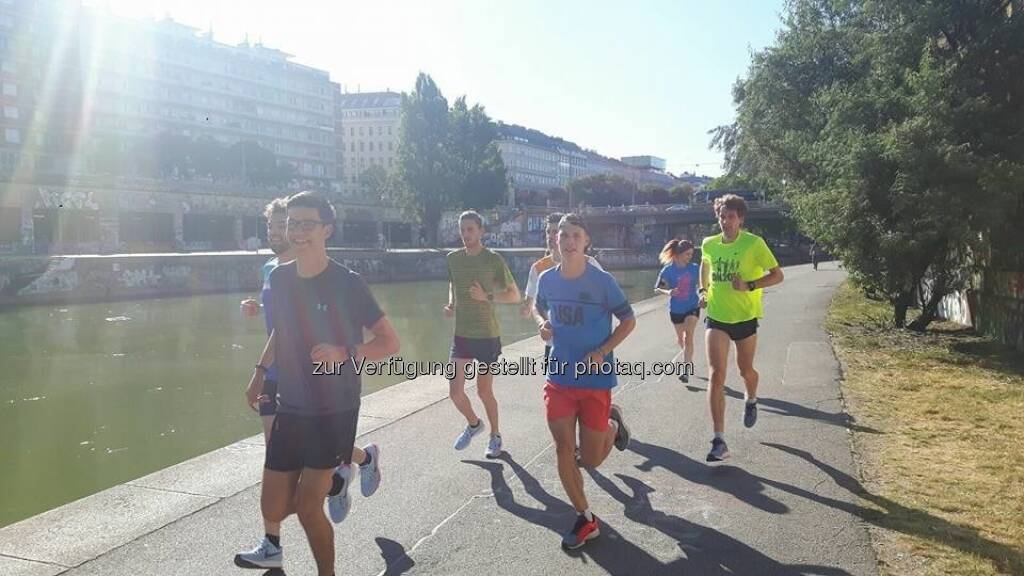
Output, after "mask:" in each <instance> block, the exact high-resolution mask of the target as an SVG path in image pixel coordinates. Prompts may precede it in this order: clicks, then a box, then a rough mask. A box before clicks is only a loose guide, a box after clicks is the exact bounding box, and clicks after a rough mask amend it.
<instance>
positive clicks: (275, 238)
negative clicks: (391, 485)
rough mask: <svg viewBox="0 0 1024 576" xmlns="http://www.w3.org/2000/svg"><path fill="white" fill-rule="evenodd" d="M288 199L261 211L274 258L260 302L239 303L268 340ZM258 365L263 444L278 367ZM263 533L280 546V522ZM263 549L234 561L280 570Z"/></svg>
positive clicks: (285, 250)
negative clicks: (273, 275) (261, 322)
mask: <svg viewBox="0 0 1024 576" xmlns="http://www.w3.org/2000/svg"><path fill="white" fill-rule="evenodd" d="M287 200H288V199H287V198H276V199H274V201H272V202H271V203H270V204H267V206H266V208H264V210H263V215H264V217H266V219H267V243H268V244H269V245H270V250H271V251H272V252H273V253H274V254H275V256H274V257H273V258H271V259H270V260H267V261H266V262H265V263H264V264H263V268H262V269H261V271H260V272H261V275H262V277H263V289H262V290H261V291H260V300H256V299H254V298H248V299H246V300H243V301H242V304H241V308H242V314H244V315H245V316H250V317H252V316H258V315H259V313H260V308H261V307H262V308H263V312H264V317H265V320H266V324H267V336H268V337H269V336H270V331H271V330H270V307H269V305H270V282H269V279H270V272H271V271H272V270H273V269H274V268H276V267H277V264H278V262H289V261H291V260H294V259H295V257H294V255H292V254H291V246H290V245H289V244H288V238H287V235H286V231H287V230H286V225H285V224H286V221H287V217H288V210H287ZM261 302H262V304H261ZM261 365H263V366H266V367H267V370H266V373H265V374H263V375H262V378H263V380H262V389H261V391H260V393H258V394H255V397H256V398H257V402H256V403H257V404H258V405H259V407H258V408H257V411H258V412H259V415H260V418H261V419H262V420H263V443H264V445H266V444H267V442H268V441H269V438H270V428H271V426H273V424H274V416H275V415H276V414H277V368H276V367H275V366H274V365H273V364H272V363H270V362H269V360H268V361H267V363H265V364H264V363H261ZM256 385H257V376H256V375H255V374H254V376H253V379H252V380H250V381H249V390H247V391H246V394H247V395H249V394H252V391H253V390H254V389H255V386H256ZM251 405H252V404H250V406H251ZM263 531H264V534H265V535H266V536H265V537H266V538H267V539H268V541H271V542H273V543H274V545H275V546H280V538H281V523H280V522H270V521H268V520H267V519H266V518H264V519H263ZM262 549H263V548H262V547H261V546H257V547H256V548H255V549H253V550H251V551H249V552H243V553H241V554H239V555H238V556H237V557H236V559H235V562H236V563H238V562H242V563H248V564H253V565H254V566H256V567H258V568H270V567H280V563H281V560H282V558H281V555H280V554H272V553H271V554H270V555H269V556H266V557H260V555H259V551H260V550H262ZM270 552H273V551H270Z"/></svg>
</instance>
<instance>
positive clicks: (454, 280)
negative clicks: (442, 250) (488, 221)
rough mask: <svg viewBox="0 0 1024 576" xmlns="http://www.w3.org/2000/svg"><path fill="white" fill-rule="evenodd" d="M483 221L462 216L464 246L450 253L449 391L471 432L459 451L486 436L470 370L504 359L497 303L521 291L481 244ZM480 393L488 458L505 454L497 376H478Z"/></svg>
mask: <svg viewBox="0 0 1024 576" xmlns="http://www.w3.org/2000/svg"><path fill="white" fill-rule="evenodd" d="M483 233H484V227H483V218H481V217H480V215H479V214H477V213H476V212H473V211H467V212H463V213H462V214H460V215H459V234H460V235H461V236H462V243H463V245H464V246H465V247H464V248H460V249H458V250H455V251H453V252H452V253H451V254H448V275H449V283H448V304H446V305H445V307H444V311H445V315H447V316H449V317H451V316H452V315H454V316H455V337H454V339H453V342H452V350H451V359H452V361H453V362H455V365H456V370H455V378H453V379H452V381H451V383H450V386H449V390H450V395H451V399H452V403H453V404H455V407H456V408H458V410H459V412H461V413H462V415H463V416H465V417H466V429H465V430H463V431H462V434H460V435H459V437H458V438H457V439H456V440H455V449H456V450H465V449H466V448H467V447H468V446H469V444H470V442H472V441H473V437H474V436H476V435H477V434H479V433H480V432H482V431H483V429H484V427H483V422H482V421H481V420H480V418H478V417H477V415H476V412H474V411H473V404H472V403H471V402H470V400H469V396H467V395H466V390H465V387H466V367H467V366H468V365H469V363H470V362H474V361H479V362H483V363H485V364H490V363H492V362H496V361H497V360H498V357H499V356H501V328H500V327H499V325H498V318H497V316H496V315H495V313H494V304H496V303H500V304H515V303H516V302H519V288H518V287H517V286H516V281H515V279H514V278H512V272H511V271H510V270H509V269H508V266H507V265H505V259H504V258H502V257H501V255H500V254H498V253H496V252H492V251H491V250H489V249H487V248H486V247H485V246H484V245H483V244H481V243H480V239H481V238H482V237H483ZM476 393H477V395H478V396H479V397H480V401H481V402H483V405H484V410H485V411H486V412H487V423H488V425H490V428H491V439H490V442H488V444H487V451H486V452H485V453H484V455H485V456H486V457H487V458H497V457H498V456H500V455H501V450H502V444H501V430H500V429H499V427H498V401H497V399H495V397H494V375H493V374H489V373H488V374H479V375H478V376H477V382H476Z"/></svg>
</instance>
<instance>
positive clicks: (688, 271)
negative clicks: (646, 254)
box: [654, 239, 700, 382]
mask: <svg viewBox="0 0 1024 576" xmlns="http://www.w3.org/2000/svg"><path fill="white" fill-rule="evenodd" d="M658 259H659V260H660V261H661V263H662V264H664V265H665V267H664V268H662V269H661V273H660V274H658V281H657V282H655V284H654V291H655V292H658V293H659V294H665V295H667V296H669V300H668V315H669V319H670V320H671V321H672V327H673V328H675V331H676V341H677V342H678V343H679V348H680V349H681V350H682V351H683V359H684V361H685V362H686V366H684V368H683V373H682V374H680V375H679V379H680V380H682V381H683V382H689V381H690V375H691V374H693V332H694V330H695V329H696V328H697V321H698V320H699V319H700V295H699V294H697V286H698V285H699V284H700V266H697V264H695V263H694V262H692V260H693V243H692V242H690V241H689V240H679V239H673V240H670V241H669V242H668V244H665V247H664V248H663V249H662V250H661V254H660V255H659V257H658Z"/></svg>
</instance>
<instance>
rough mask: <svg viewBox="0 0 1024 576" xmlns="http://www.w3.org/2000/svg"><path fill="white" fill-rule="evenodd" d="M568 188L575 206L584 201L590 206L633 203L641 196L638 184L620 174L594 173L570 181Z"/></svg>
mask: <svg viewBox="0 0 1024 576" xmlns="http://www.w3.org/2000/svg"><path fill="white" fill-rule="evenodd" d="M566 189H567V191H568V193H569V197H570V198H571V199H572V204H573V206H575V205H577V204H579V203H580V202H583V203H584V204H587V205H589V206H619V205H622V204H632V203H633V198H634V197H637V198H638V197H639V194H640V190H639V189H638V188H637V186H636V184H634V183H633V182H631V181H629V180H626V179H625V178H623V177H622V176H619V175H618V174H593V175H591V176H584V177H583V178H577V179H576V180H573V181H572V182H569V184H568V186H566Z"/></svg>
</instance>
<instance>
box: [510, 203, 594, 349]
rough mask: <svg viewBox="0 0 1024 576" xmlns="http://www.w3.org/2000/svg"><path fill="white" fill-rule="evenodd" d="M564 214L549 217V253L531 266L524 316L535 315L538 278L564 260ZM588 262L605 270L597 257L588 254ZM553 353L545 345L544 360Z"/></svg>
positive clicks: (524, 301)
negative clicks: (560, 229)
mask: <svg viewBox="0 0 1024 576" xmlns="http://www.w3.org/2000/svg"><path fill="white" fill-rule="evenodd" d="M562 216H563V214H562V213H561V212H552V213H551V214H548V217H547V229H546V230H545V232H546V235H545V243H546V244H547V254H545V255H544V257H543V258H541V259H540V260H537V261H536V262H534V263H533V266H530V277H529V279H528V280H527V281H526V298H525V299H524V300H523V305H522V308H521V309H520V315H522V316H523V317H524V318H529V317H530V316H532V315H533V308H534V301H535V300H536V298H537V280H538V279H539V278H540V275H541V273H542V272H544V271H545V270H548V269H550V268H553V267H554V266H555V265H557V264H559V263H560V262H561V261H562V255H561V254H559V253H558V223H559V222H560V221H561V220H562ZM587 262H590V263H591V264H593V265H594V266H596V267H597V269H598V270H601V271H604V268H602V267H601V263H600V262H598V261H597V258H594V257H593V256H590V255H587ZM549 354H551V345H550V344H545V345H544V360H547V359H548V355H549Z"/></svg>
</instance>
